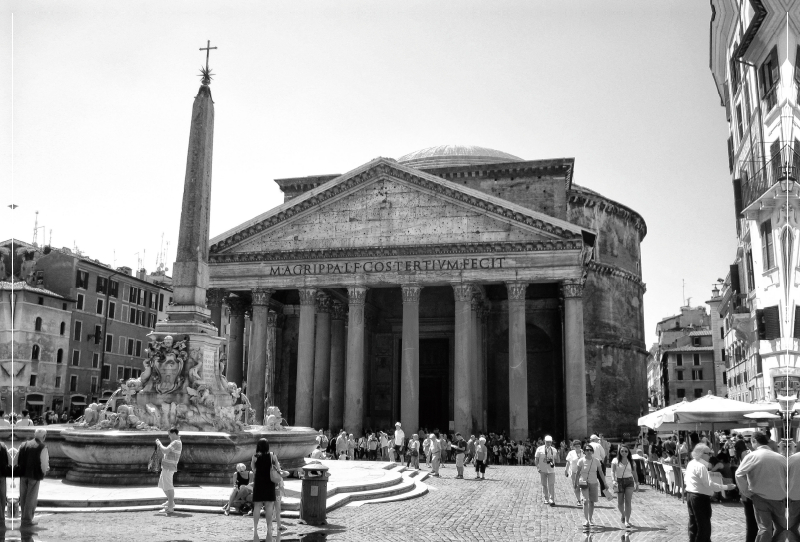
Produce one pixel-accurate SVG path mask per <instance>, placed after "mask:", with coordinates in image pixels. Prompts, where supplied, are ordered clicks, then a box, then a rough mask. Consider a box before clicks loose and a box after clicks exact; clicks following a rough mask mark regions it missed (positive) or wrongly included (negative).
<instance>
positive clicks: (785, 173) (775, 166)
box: [742, 145, 800, 209]
mask: <svg viewBox="0 0 800 542" xmlns="http://www.w3.org/2000/svg"><path fill="white" fill-rule="evenodd" d="M798 167H800V154H797V153H796V152H795V151H794V149H793V148H792V146H791V145H784V146H783V147H782V148H781V149H780V151H779V152H778V153H777V154H774V155H773V156H772V158H770V160H769V162H767V163H766V164H765V165H764V167H762V168H761V169H760V170H759V171H757V172H756V173H755V174H754V175H753V176H752V177H751V178H750V179H748V181H747V183H746V184H744V185H743V186H742V209H746V208H747V207H749V206H750V205H751V204H752V203H753V202H754V201H756V200H757V199H758V198H760V197H761V196H762V195H763V194H764V192H766V191H767V190H769V189H770V188H772V186H773V185H774V184H775V183H778V182H780V181H785V180H791V181H797V168H798Z"/></svg>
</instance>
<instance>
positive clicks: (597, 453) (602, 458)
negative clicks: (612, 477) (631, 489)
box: [589, 435, 606, 475]
mask: <svg viewBox="0 0 800 542" xmlns="http://www.w3.org/2000/svg"><path fill="white" fill-rule="evenodd" d="M589 445H590V446H591V447H592V449H593V450H594V458H595V459H597V460H598V461H599V462H600V468H601V469H603V475H605V473H606V451H605V449H604V448H603V445H602V444H600V437H598V436H597V435H592V436H591V437H589Z"/></svg>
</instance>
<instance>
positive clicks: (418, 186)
mask: <svg viewBox="0 0 800 542" xmlns="http://www.w3.org/2000/svg"><path fill="white" fill-rule="evenodd" d="M582 232H583V230H582V229H581V228H580V227H578V226H576V225H574V224H570V223H569V222H565V221H563V220H559V219H556V218H553V217H550V216H547V215H544V214H542V213H538V212H535V211H531V210H529V209H526V208H524V207H521V206H519V205H515V204H513V203H511V202H508V201H505V200H501V199H499V198H493V197H491V196H488V195H486V194H483V193H482V192H478V191H476V190H472V189H469V188H466V187H464V186H461V185H458V184H456V183H452V182H450V181H446V180H444V179H441V178H439V177H435V176H432V175H428V174H426V173H424V172H421V171H419V170H415V169H413V168H409V167H406V166H402V165H400V164H398V163H396V162H394V161H393V160H389V159H385V158H379V159H376V160H373V161H371V162H369V163H367V164H365V165H364V166H361V167H360V168H358V169H356V170H353V171H351V172H350V173H346V174H344V175H341V176H340V177H337V178H335V179H332V180H331V181H329V182H327V183H325V184H324V185H321V186H319V187H318V188H316V189H314V190H312V191H309V192H307V193H305V194H303V195H301V196H299V197H297V198H294V199H292V200H290V201H288V202H286V203H285V204H283V205H281V206H279V207H276V208H274V209H272V210H271V211H269V212H267V213H265V214H263V215H261V216H258V217H256V218H254V219H253V220H250V221H248V222H246V223H244V224H242V225H241V226H239V227H237V228H234V229H233V230H231V231H229V232H226V233H224V234H222V235H220V236H218V237H216V238H214V239H212V240H211V251H210V252H211V261H212V262H213V261H215V260H217V261H219V260H225V259H227V256H230V255H234V254H236V255H243V254H264V253H271V254H280V253H292V254H297V253H298V252H302V251H315V252H318V251H320V250H324V251H336V250H339V249H342V250H350V251H352V250H354V249H355V250H391V249H392V248H393V247H409V246H416V247H429V248H431V249H433V247H447V246H453V245H462V246H466V245H482V244H489V245H492V246H496V245H497V244H515V245H517V246H518V245H520V244H522V245H531V248H530V250H548V249H552V250H557V249H579V248H581V247H582ZM517 249H519V247H518V248H517ZM259 259H263V258H259Z"/></svg>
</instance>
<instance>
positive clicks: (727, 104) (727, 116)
mask: <svg viewBox="0 0 800 542" xmlns="http://www.w3.org/2000/svg"><path fill="white" fill-rule="evenodd" d="M725 119H726V120H727V121H728V122H730V120H731V95H730V92H728V85H725Z"/></svg>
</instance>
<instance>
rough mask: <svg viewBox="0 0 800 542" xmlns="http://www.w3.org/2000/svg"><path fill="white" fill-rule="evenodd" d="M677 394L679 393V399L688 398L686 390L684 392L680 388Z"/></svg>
mask: <svg viewBox="0 0 800 542" xmlns="http://www.w3.org/2000/svg"><path fill="white" fill-rule="evenodd" d="M677 392H678V399H683V398H684V397H686V390H684V389H683V388H678V390H677Z"/></svg>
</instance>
